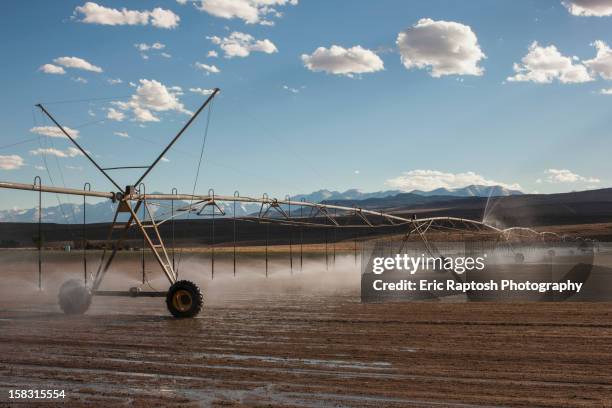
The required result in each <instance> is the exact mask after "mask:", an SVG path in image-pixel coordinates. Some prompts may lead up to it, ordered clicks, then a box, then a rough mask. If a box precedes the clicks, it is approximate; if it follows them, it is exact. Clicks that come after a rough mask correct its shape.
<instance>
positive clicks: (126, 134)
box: [114, 132, 130, 138]
mask: <svg viewBox="0 0 612 408" xmlns="http://www.w3.org/2000/svg"><path fill="white" fill-rule="evenodd" d="M114 135H115V136H119V137H125V138H128V137H130V135H129V134H128V133H127V132H115V133H114Z"/></svg>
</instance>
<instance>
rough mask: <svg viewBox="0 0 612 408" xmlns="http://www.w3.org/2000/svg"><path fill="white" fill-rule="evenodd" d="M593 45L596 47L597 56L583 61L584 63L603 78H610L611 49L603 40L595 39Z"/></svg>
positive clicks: (611, 78)
mask: <svg viewBox="0 0 612 408" xmlns="http://www.w3.org/2000/svg"><path fill="white" fill-rule="evenodd" d="M593 46H594V47H595V48H596V49H597V56H595V58H593V59H591V60H587V61H584V65H586V66H587V67H589V69H591V70H592V71H593V72H594V73H595V74H597V75H599V76H601V77H602V78H603V79H607V80H612V50H611V49H610V47H608V44H606V43H605V42H603V41H595V42H594V43H593Z"/></svg>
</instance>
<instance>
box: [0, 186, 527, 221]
mask: <svg viewBox="0 0 612 408" xmlns="http://www.w3.org/2000/svg"><path fill="white" fill-rule="evenodd" d="M520 194H523V193H521V192H520V191H516V190H507V189H505V188H504V187H501V186H477V185H472V186H467V187H464V188H457V189H445V188H439V189H436V190H432V191H419V190H414V191H412V192H410V193H405V192H402V191H399V190H385V191H376V192H372V193H364V192H361V191H359V190H357V189H350V190H346V191H344V192H339V191H331V190H325V189H323V190H318V191H314V192H312V193H310V194H298V195H295V196H292V197H291V199H292V200H294V201H300V200H302V199H304V200H305V201H309V202H314V203H319V202H327V203H332V202H334V203H339V204H340V203H344V204H345V205H347V206H352V205H353V203H355V202H363V203H362V204H360V206H373V207H379V206H382V207H384V208H389V207H401V206H407V205H415V204H424V203H429V202H432V199H431V198H429V197H438V198H437V199H436V200H433V201H440V199H439V197H440V196H443V197H447V198H448V199H453V198H462V197H491V196H511V195H520ZM49 197H50V199H53V200H54V198H52V197H51V196H49ZM278 198H279V199H281V198H284V197H278ZM381 200H382V201H381ZM384 200H387V201H384ZM165 204H168V205H169V204H170V203H168V202H167V203H165ZM174 204H175V208H178V207H182V206H188V205H189V202H185V201H177V202H175V203H174ZM223 207H224V210H225V212H226V213H227V214H232V213H233V204H231V203H224V204H223ZM259 208H260V206H259V205H258V204H237V205H236V215H237V216H244V215H249V214H253V213H256V212H258V211H259ZM155 210H156V211H158V213H159V212H164V211H169V209H163V208H155ZM86 213H87V222H88V223H99V222H109V221H111V220H112V218H113V215H114V213H115V205H114V204H113V203H111V202H110V201H108V200H107V201H103V202H99V203H96V204H87V206H86ZM124 219H127V216H126V215H123V218H120V220H124ZM82 220H83V205H82V204H73V203H63V204H62V205H61V206H60V205H54V206H49V207H45V208H43V222H47V223H57V224H71V223H81V222H82ZM36 221H38V209H37V208H29V209H23V210H21V209H19V210H2V211H0V222H36Z"/></svg>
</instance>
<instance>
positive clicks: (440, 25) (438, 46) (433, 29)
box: [396, 18, 486, 78]
mask: <svg viewBox="0 0 612 408" xmlns="http://www.w3.org/2000/svg"><path fill="white" fill-rule="evenodd" d="M396 44H397V47H398V49H399V53H400V56H401V60H402V63H403V64H404V66H405V67H406V68H407V69H412V68H419V69H425V68H429V69H430V74H431V76H432V77H434V78H439V77H441V76H443V75H477V76H478V75H482V74H483V72H484V69H483V68H482V67H480V66H479V65H478V64H479V63H480V61H481V60H483V59H485V58H486V55H485V54H484V53H483V52H482V50H481V49H480V45H479V44H478V38H477V37H476V34H474V32H473V31H472V28H471V27H470V26H467V25H465V24H461V23H457V22H454V21H441V20H440V21H434V20H432V19H430V18H423V19H421V20H419V21H418V22H417V23H416V24H415V25H413V26H412V27H409V28H407V29H406V30H404V31H402V32H400V33H399V34H398V35H397V40H396Z"/></svg>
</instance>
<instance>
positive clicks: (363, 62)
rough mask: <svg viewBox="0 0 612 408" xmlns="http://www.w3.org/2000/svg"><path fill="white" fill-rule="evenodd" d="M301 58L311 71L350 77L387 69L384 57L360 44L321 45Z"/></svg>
mask: <svg viewBox="0 0 612 408" xmlns="http://www.w3.org/2000/svg"><path fill="white" fill-rule="evenodd" d="M301 58H302V62H303V63H304V66H305V67H306V68H308V69H309V70H311V71H315V72H319V71H322V72H327V73H329V74H335V75H346V76H348V77H353V76H354V75H355V74H365V73H369V72H376V71H382V70H384V69H385V66H384V64H383V61H382V59H380V57H379V56H378V55H376V53H374V52H373V51H371V50H368V49H366V48H362V47H361V46H359V45H356V46H354V47H351V48H348V49H347V48H343V47H340V46H338V45H332V46H331V47H330V48H325V47H319V48H317V49H316V50H315V51H314V52H313V53H312V54H310V55H308V54H302V57H301Z"/></svg>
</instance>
